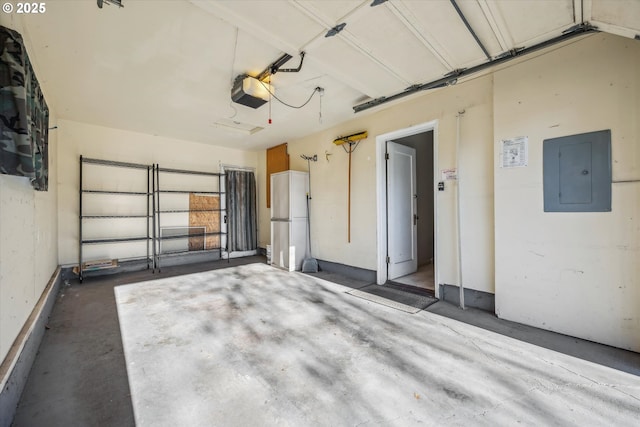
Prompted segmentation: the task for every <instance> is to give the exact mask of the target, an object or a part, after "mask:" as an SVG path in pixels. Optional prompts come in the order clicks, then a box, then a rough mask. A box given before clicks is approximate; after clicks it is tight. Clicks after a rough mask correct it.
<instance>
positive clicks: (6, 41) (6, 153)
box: [0, 26, 49, 191]
mask: <svg viewBox="0 0 640 427" xmlns="http://www.w3.org/2000/svg"><path fill="white" fill-rule="evenodd" d="M48 139H49V108H48V107H47V103H46V102H45V100H44V95H43V94H42V90H40V85H39V84H38V80H37V79H36V75H35V74H34V72H33V68H32V67H31V63H30V62H29V57H28V56H27V51H26V49H25V47H24V43H23V41H22V36H21V35H20V34H19V33H17V32H15V31H13V30H10V29H9V28H5V27H1V26H0V173H3V174H8V175H17V176H26V177H28V178H29V179H30V180H31V184H32V185H33V187H34V188H35V189H36V190H40V191H47V188H48V184H49V158H48V155H49V153H48V151H49V145H48Z"/></svg>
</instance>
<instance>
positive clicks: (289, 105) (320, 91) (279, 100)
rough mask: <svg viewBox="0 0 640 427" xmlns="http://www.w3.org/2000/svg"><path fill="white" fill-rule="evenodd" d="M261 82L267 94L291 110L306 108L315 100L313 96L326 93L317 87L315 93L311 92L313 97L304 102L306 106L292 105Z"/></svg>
mask: <svg viewBox="0 0 640 427" xmlns="http://www.w3.org/2000/svg"><path fill="white" fill-rule="evenodd" d="M258 81H259V82H260V84H261V85H262V86H263V87H264V88H265V90H266V91H267V92H269V95H270V96H272V97H273V99H275V100H276V101H278V102H279V103H281V104H282V105H285V106H287V107H289V108H295V109H300V108H303V107H304V106H306V105H307V104H308V103H309V102H310V101H311V98H313V95H315V94H316V92H318V93H320V95H322V94H323V93H324V89H323V88H321V87H320V86H317V87H316V88H314V89H313V92H311V95H310V96H309V98H308V99H307V100H306V101H305V102H304V104H302V105H291V104H289V103H286V102H284V101H283V100H282V99H280V98H278V97H277V96H276V95H275V94H274V93H273V92H271V90H270V89H269V86H267V85H266V84H264V82H263V81H261V80H258Z"/></svg>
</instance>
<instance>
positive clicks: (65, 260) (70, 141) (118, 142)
mask: <svg viewBox="0 0 640 427" xmlns="http://www.w3.org/2000/svg"><path fill="white" fill-rule="evenodd" d="M58 126H59V129H58V132H59V150H58V162H59V165H60V174H59V179H58V192H59V216H58V220H59V221H58V224H59V230H60V233H59V239H58V245H59V246H58V247H59V262H60V264H62V265H75V264H77V263H78V200H79V198H78V182H79V158H80V155H83V156H85V157H89V158H96V159H104V160H115V161H121V162H130V163H141V164H153V163H157V164H159V165H160V166H161V167H165V168H173V169H187V170H197V171H206V172H218V171H219V170H220V164H222V165H232V166H240V167H251V168H255V167H256V159H257V157H258V156H257V153H255V152H247V151H241V150H233V149H228V148H221V147H216V146H212V145H207V144H202V143H196V142H191V141H182V140H176V139H171V138H163V137H157V136H153V135H147V134H141V133H136V132H130V131H126V130H120V129H112V128H106V127H101V126H95V125H91V124H86V123H79V122H75V121H70V120H59V122H58ZM85 171H86V175H85V176H84V178H86V179H87V185H90V186H91V188H93V189H114V186H117V187H118V189H119V190H122V189H127V190H131V191H137V190H138V189H140V188H141V187H142V188H143V191H145V190H146V178H145V177H144V174H145V173H146V172H144V171H139V170H131V171H128V170H126V169H120V168H110V167H104V166H92V167H86V166H85ZM163 177H165V178H167V179H172V181H171V183H170V184H171V185H175V187H172V189H188V190H190V189H193V188H194V186H193V185H195V186H197V188H198V189H201V190H204V189H205V188H206V185H207V183H206V182H203V181H202V180H201V179H199V178H198V177H195V176H193V175H185V176H174V177H172V178H169V177H168V176H167V175H163ZM163 183H164V184H167V185H168V184H169V183H168V182H167V181H163ZM180 186H181V187H180ZM86 197H98V196H86ZM108 197H109V196H108ZM182 197H183V198H184V200H183V201H184V203H183V204H182V206H187V207H188V194H186V195H182ZM86 200H87V205H86V207H87V208H92V209H100V212H97V211H93V213H96V214H99V213H102V214H106V213H107V212H108V211H110V210H111V211H113V210H114V209H115V210H117V213H129V212H134V211H135V212H144V211H145V210H146V206H145V205H144V200H142V201H141V200H140V199H139V198H138V200H135V198H131V199H130V200H129V201H126V200H123V198H122V197H120V198H118V199H117V200H115V199H112V200H111V201H109V199H108V198H107V199H105V200H103V201H102V203H100V202H96V201H95V200H94V201H93V203H92V204H89V203H90V201H89V199H88V198H86ZM163 200H165V201H167V199H163ZM174 202H175V203H177V204H179V203H180V200H174ZM177 215H182V218H180V217H179V216H173V217H172V218H169V217H168V215H165V216H163V225H172V224H174V223H175V224H179V223H180V224H183V225H188V214H187V213H184V214H177ZM95 221H98V222H97V223H96V222H95ZM95 221H94V223H93V224H89V223H88V222H87V225H86V227H87V229H86V231H87V236H89V237H109V236H130V235H131V234H130V233H132V232H133V233H135V235H139V234H140V233H139V232H138V230H140V225H139V224H138V225H136V224H135V220H133V221H131V220H116V221H109V222H108V223H106V224H108V225H109V229H108V230H104V229H101V227H104V224H105V223H103V225H100V223H99V221H106V220H95ZM118 221H119V222H118ZM142 230H144V228H142ZM91 233H93V234H91ZM140 245H142V248H143V249H142V251H143V252H144V243H127V244H108V245H91V246H85V249H86V250H87V252H86V256H85V259H87V260H91V259H105V258H121V257H128V256H135V255H139V254H140V253H141V250H140Z"/></svg>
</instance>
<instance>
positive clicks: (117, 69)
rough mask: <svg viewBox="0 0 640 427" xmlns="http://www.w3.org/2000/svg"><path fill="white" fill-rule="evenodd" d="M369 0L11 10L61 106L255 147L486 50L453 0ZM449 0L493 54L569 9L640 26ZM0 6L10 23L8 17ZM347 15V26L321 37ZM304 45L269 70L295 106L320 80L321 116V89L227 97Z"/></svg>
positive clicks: (624, 12) (58, 5) (181, 1)
mask: <svg viewBox="0 0 640 427" xmlns="http://www.w3.org/2000/svg"><path fill="white" fill-rule="evenodd" d="M372 1H373V0H225V1H222V0H190V1H186V0H163V1H134V0H123V3H124V5H125V7H124V8H117V7H113V6H111V7H104V8H102V9H99V8H98V7H97V5H96V3H95V0H87V1H82V2H80V1H76V0H57V1H52V2H49V3H47V13H46V14H40V15H31V14H30V15H23V16H20V17H19V19H20V20H21V22H22V23H23V24H24V25H23V27H24V35H25V40H27V41H28V49H29V55H30V58H31V59H32V61H33V63H34V67H35V69H36V73H38V79H39V80H40V82H41V83H42V85H43V90H44V93H45V97H46V99H47V101H48V102H49V103H50V104H51V105H52V106H54V107H55V109H56V113H57V114H56V115H57V117H60V118H66V119H70V120H77V121H81V122H86V123H92V124H96V125H101V126H109V127H113V128H118V129H125V130H131V131H137V132H143V133H147V134H153V135H162V136H166V137H173V138H179V139H186V140H193V141H200V142H204V143H209V144H215V145H221V146H228V147H236V148H243V149H259V148H265V147H268V146H271V145H275V144H277V143H281V142H282V141H286V140H287V139H290V138H296V137H300V136H303V135H306V134H308V133H311V132H316V131H320V130H322V129H326V128H327V127H330V126H333V125H335V124H338V123H340V122H341V121H345V120H348V119H349V118H351V117H352V116H353V110H352V107H353V106H354V105H355V104H356V103H360V102H362V101H363V100H364V99H366V98H368V97H370V98H378V97H388V96H391V95H394V94H396V93H398V92H401V91H404V90H405V89H406V88H407V86H409V85H411V84H416V83H418V84H419V83H427V82H429V81H432V80H436V79H439V78H441V77H442V76H443V75H445V74H447V73H448V72H450V71H452V70H454V69H460V68H467V67H471V66H473V65H477V64H480V63H483V62H485V61H486V58H485V57H484V55H483V53H482V50H481V49H480V47H479V46H478V44H477V43H476V41H475V40H474V38H473V37H472V35H471V33H470V32H469V31H468V30H467V28H466V26H465V25H464V24H463V21H462V19H461V18H460V16H458V14H457V12H456V10H455V8H454V7H453V4H452V2H451V1H450V0H388V1H387V2H384V3H382V4H381V5H379V6H376V7H371V6H370V5H371V2H372ZM457 4H458V5H459V7H460V9H461V11H462V13H463V14H464V16H465V17H466V19H467V21H468V23H469V25H470V26H471V28H472V29H473V30H474V31H475V32H476V34H477V36H478V38H479V39H480V41H481V42H482V44H483V45H484V46H485V48H486V49H487V50H488V52H489V54H490V56H491V57H496V56H498V55H499V54H501V53H503V52H505V51H509V50H511V49H513V48H515V47H528V46H531V45H533V44H536V43H539V42H542V41H545V40H549V39H550V38H552V37H555V36H557V35H560V34H561V32H562V31H563V30H565V29H567V28H570V27H571V26H573V25H574V24H575V23H577V22H576V20H575V19H574V15H577V16H579V17H581V16H582V15H583V14H584V20H585V21H587V22H590V23H592V24H594V25H595V26H597V27H598V29H600V30H601V31H606V32H611V33H614V34H618V35H622V36H625V37H631V38H634V37H635V36H636V35H637V34H639V33H640V0H457ZM583 6H584V8H583ZM574 7H575V10H574ZM583 9H584V10H583ZM583 12H584V13H583ZM0 19H1V20H2V22H3V23H7V22H9V25H11V24H10V22H11V21H12V19H13V18H12V17H9V16H8V15H0ZM16 19H17V18H16ZM578 21H580V19H579V20H578ZM342 22H345V23H346V28H345V30H344V31H342V32H341V33H340V34H338V35H336V36H334V37H330V38H325V34H326V32H327V30H328V29H330V28H331V27H333V26H335V25H336V24H338V23H342ZM301 49H304V50H305V51H306V53H307V56H306V57H305V60H304V64H303V66H302V69H301V70H300V71H299V72H297V73H284V72H281V73H276V74H275V75H274V76H273V83H274V87H275V89H276V94H277V95H279V96H280V97H281V98H282V99H283V100H284V101H285V102H288V103H290V104H294V105H295V104H298V105H299V104H300V103H302V102H304V101H305V100H306V99H307V98H308V97H309V95H310V94H311V93H312V91H313V89H314V88H315V87H322V88H324V96H323V97H322V106H323V108H322V113H323V114H322V120H319V113H320V111H319V110H320V97H319V96H317V95H316V96H314V98H313V99H312V100H311V102H310V103H309V104H308V105H307V106H306V107H304V108H302V109H291V108H288V107H285V106H284V105H282V104H279V103H277V102H276V101H272V104H271V109H270V108H269V106H268V105H267V104H265V106H262V107H260V108H258V109H252V108H250V107H247V106H244V105H240V104H235V103H233V102H232V101H231V99H230V90H231V85H232V81H233V80H234V78H235V77H236V76H237V75H240V74H244V73H248V74H250V75H257V74H258V73H259V72H261V71H262V70H264V69H265V68H267V67H268V66H269V65H270V64H271V63H273V61H275V60H276V59H277V58H278V57H280V55H282V53H284V52H286V53H289V54H291V55H294V57H293V58H292V59H291V60H290V61H289V62H287V63H286V65H284V67H285V68H295V67H297V65H298V64H299V63H300V58H299V56H297V53H299V51H300V50H301ZM270 110H271V112H272V115H273V123H272V124H271V125H269V124H268V123H267V122H268V115H269V111H270ZM236 122H237V123H236ZM216 123H217V124H216ZM256 127H263V128H264V129H262V130H260V131H257V132H253V129H255V128H256Z"/></svg>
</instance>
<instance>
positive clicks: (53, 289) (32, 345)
mask: <svg viewBox="0 0 640 427" xmlns="http://www.w3.org/2000/svg"><path fill="white" fill-rule="evenodd" d="M61 281H62V275H61V274H60V267H58V268H56V271H55V272H54V273H53V275H52V276H51V279H50V280H49V283H48V284H47V286H46V288H45V289H44V291H43V292H42V295H41V296H40V299H39V300H38V302H37V303H36V305H35V307H34V308H33V310H32V311H31V314H30V315H29V318H28V319H27V321H26V322H25V324H24V326H23V327H22V329H21V330H20V333H19V334H18V336H17V338H16V339H15V341H14V342H13V345H12V346H11V348H10V349H9V353H7V356H6V357H5V359H4V361H3V362H2V364H1V365H0V386H1V388H0V427H9V426H10V425H11V422H12V421H13V417H14V415H15V412H16V408H17V407H18V402H19V401H20V396H21V395H22V391H23V390H24V387H25V385H26V384H27V379H28V378H29V372H30V371H31V366H32V365H33V362H34V360H35V358H36V354H37V353H38V348H39V347H40V343H41V342H42V337H43V336H44V331H45V325H46V324H47V322H48V320H49V315H50V314H51V310H52V309H53V304H54V303H55V301H56V295H58V290H59V289H60V282H61Z"/></svg>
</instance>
